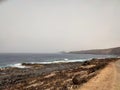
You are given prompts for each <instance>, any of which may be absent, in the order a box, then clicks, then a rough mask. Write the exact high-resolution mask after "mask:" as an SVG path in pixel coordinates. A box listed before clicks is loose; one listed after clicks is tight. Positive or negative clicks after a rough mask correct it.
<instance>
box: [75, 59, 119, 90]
mask: <svg viewBox="0 0 120 90" xmlns="http://www.w3.org/2000/svg"><path fill="white" fill-rule="evenodd" d="M77 90H120V60H119V61H117V62H115V63H113V62H112V63H110V64H109V65H108V66H107V67H105V68H104V69H103V70H101V72H100V73H99V74H98V75H97V76H95V77H94V78H92V79H91V80H89V81H88V82H87V83H85V84H83V85H82V86H81V87H80V88H79V89H77Z"/></svg>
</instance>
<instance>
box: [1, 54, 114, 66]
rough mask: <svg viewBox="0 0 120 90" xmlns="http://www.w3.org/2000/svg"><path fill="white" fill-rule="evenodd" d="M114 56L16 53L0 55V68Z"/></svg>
mask: <svg viewBox="0 0 120 90" xmlns="http://www.w3.org/2000/svg"><path fill="white" fill-rule="evenodd" d="M110 57H116V56H114V55H92V54H62V53H55V54H38V53H37V54H35V53H34V54H32V53H26V54H25V53H16V54H13V53H12V54H8V53H6V54H5V53H4V54H2V53H1V54H0V67H8V66H10V67H19V68H23V66H21V63H40V64H51V63H59V62H83V61H86V60H91V59H92V58H110Z"/></svg>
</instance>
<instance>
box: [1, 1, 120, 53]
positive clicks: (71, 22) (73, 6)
mask: <svg viewBox="0 0 120 90" xmlns="http://www.w3.org/2000/svg"><path fill="white" fill-rule="evenodd" d="M118 46H120V0H0V53H18V52H20V53H21V52H23V53H30V52H32V53H50V52H51V53H54V52H60V51H78V50H87V49H102V48H111V47H118Z"/></svg>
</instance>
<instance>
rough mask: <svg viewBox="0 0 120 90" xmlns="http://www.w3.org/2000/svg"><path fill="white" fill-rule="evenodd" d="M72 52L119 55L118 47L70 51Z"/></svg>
mask: <svg viewBox="0 0 120 90" xmlns="http://www.w3.org/2000/svg"><path fill="white" fill-rule="evenodd" d="M69 53H73V54H107V55H120V47H116V48H109V49H93V50H83V51H71V52H69Z"/></svg>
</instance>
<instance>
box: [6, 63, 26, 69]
mask: <svg viewBox="0 0 120 90" xmlns="http://www.w3.org/2000/svg"><path fill="white" fill-rule="evenodd" d="M8 66H10V67H17V68H26V66H23V65H22V63H16V64H12V65H8Z"/></svg>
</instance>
